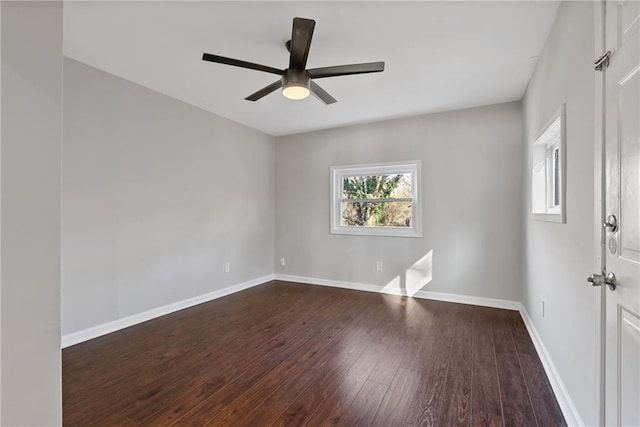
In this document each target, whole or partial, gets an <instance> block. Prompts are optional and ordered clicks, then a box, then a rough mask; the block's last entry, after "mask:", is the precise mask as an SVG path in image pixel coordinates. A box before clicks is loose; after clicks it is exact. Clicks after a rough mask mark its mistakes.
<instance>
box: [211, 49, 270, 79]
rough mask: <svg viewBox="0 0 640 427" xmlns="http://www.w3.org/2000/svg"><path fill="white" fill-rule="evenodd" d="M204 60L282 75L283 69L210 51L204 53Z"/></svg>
mask: <svg viewBox="0 0 640 427" xmlns="http://www.w3.org/2000/svg"><path fill="white" fill-rule="evenodd" d="M202 60H203V61H209V62H217V63H218V64H226V65H233V66H234V67H240V68H249V69H250V70H257V71H264V72H265V73H271V74H277V75H279V76H280V75H282V70H278V69H277V68H273V67H268V66H266V65H260V64H254V63H253V62H247V61H241V60H239V59H233V58H227V57H225V56H219V55H212V54H210V53H203V54H202Z"/></svg>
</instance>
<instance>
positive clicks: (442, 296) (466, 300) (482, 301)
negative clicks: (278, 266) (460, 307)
mask: <svg viewBox="0 0 640 427" xmlns="http://www.w3.org/2000/svg"><path fill="white" fill-rule="evenodd" d="M275 279H276V280H282V281H285V282H299V283H307V284H309V285H322V286H332V287H334V288H344V289H353V290H357V291H367V292H378V293H383V294H391V295H408V293H407V291H406V290H404V289H385V287H384V286H381V285H371V284H367V283H357V282H344V281H341V280H327V279H318V278H316V277H304V276H293V275H290V274H276V275H275ZM411 296H412V297H414V298H423V299H432V300H437V301H446V302H457V303H460V304H471V305H480V306H483V307H492V308H503V309H506V310H516V311H519V310H520V307H521V306H522V304H521V303H519V302H518V301H510V300H504V299H496V298H484V297H474V296H468V295H459V294H449V293H445V292H433V291H422V290H420V291H417V292H416V293H415V294H413V295H411Z"/></svg>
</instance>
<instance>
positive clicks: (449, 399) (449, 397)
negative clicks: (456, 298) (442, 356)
mask: <svg viewBox="0 0 640 427" xmlns="http://www.w3.org/2000/svg"><path fill="white" fill-rule="evenodd" d="M474 311H475V309H474V308H472V307H468V306H467V307H465V308H464V309H463V310H462V311H461V312H460V315H459V317H458V321H457V324H456V332H455V337H454V340H453V344H452V348H451V359H450V362H449V368H448V370H447V379H446V381H445V388H444V391H443V394H444V402H445V406H444V407H443V410H442V411H439V412H438V418H437V420H438V421H437V422H436V424H437V425H445V424H446V425H448V426H467V425H469V421H470V419H471V387H472V385H471V384H472V363H473V345H472V339H473V337H472V333H473V312H474Z"/></svg>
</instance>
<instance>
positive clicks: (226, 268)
mask: <svg viewBox="0 0 640 427" xmlns="http://www.w3.org/2000/svg"><path fill="white" fill-rule="evenodd" d="M224 272H225V273H229V272H231V263H230V262H229V261H227V262H225V263H224Z"/></svg>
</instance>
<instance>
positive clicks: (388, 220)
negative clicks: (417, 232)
mask: <svg viewBox="0 0 640 427" xmlns="http://www.w3.org/2000/svg"><path fill="white" fill-rule="evenodd" d="M341 209H342V221H341V225H343V226H355V227H411V202H342V207H341Z"/></svg>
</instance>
